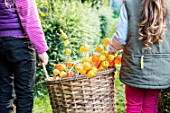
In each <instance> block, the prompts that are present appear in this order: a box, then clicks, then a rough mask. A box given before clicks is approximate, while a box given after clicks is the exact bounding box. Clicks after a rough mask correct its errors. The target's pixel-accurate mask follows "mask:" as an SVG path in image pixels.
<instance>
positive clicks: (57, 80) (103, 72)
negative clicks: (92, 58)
mask: <svg viewBox="0 0 170 113" xmlns="http://www.w3.org/2000/svg"><path fill="white" fill-rule="evenodd" d="M115 70H116V68H108V69H107V70H104V71H100V72H97V74H96V75H95V76H99V75H103V74H105V75H106V74H109V73H111V72H114V71H115ZM85 78H86V79H88V78H87V77H86V74H84V75H80V74H79V73H77V74H76V75H75V76H72V77H67V78H59V79H56V80H54V79H53V80H51V79H47V78H46V79H45V82H46V83H47V84H54V83H59V82H63V81H74V80H81V79H85ZM90 79H91V78H90Z"/></svg>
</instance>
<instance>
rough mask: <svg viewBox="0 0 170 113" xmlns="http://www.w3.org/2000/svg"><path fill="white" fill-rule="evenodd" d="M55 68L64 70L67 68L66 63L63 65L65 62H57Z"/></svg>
mask: <svg viewBox="0 0 170 113" xmlns="http://www.w3.org/2000/svg"><path fill="white" fill-rule="evenodd" d="M55 68H56V69H58V70H60V71H63V70H65V65H63V64H56V65H55Z"/></svg>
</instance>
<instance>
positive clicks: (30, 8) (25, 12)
mask: <svg viewBox="0 0 170 113" xmlns="http://www.w3.org/2000/svg"><path fill="white" fill-rule="evenodd" d="M16 7H17V11H18V14H19V17H20V20H21V24H22V26H23V28H24V31H25V32H26V34H27V36H28V37H29V39H30V41H31V43H32V44H33V46H34V48H35V49H36V51H37V53H38V54H41V53H44V52H46V51H47V50H48V46H47V43H46V40H45V36H44V33H43V30H42V26H41V22H40V19H39V14H38V10H37V6H36V2H35V0H16Z"/></svg>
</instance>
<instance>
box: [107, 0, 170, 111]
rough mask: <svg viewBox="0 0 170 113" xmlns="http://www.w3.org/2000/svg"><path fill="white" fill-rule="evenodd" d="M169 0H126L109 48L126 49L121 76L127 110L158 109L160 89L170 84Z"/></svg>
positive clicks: (112, 49)
mask: <svg viewBox="0 0 170 113" xmlns="http://www.w3.org/2000/svg"><path fill="white" fill-rule="evenodd" d="M169 4H170V1H169V0H125V1H124V4H123V6H122V8H121V12H120V18H119V22H118V25H117V27H116V33H115V34H114V35H113V38H112V40H111V43H110V45H109V46H108V51H109V52H115V51H117V50H119V49H123V54H122V65H121V70H120V80H121V81H122V82H123V83H124V84H125V96H126V113H141V111H142V113H157V112H158V110H157V102H158V96H159V92H160V89H165V88H168V87H170V74H169V73H170V69H169V66H170V24H169V22H170V18H169V17H170V10H169V9H168V5H169Z"/></svg>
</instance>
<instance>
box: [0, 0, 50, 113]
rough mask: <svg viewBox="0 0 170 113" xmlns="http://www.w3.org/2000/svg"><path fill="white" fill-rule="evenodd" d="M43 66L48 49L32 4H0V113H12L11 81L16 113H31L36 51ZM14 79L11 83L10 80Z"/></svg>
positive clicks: (18, 0)
mask: <svg viewBox="0 0 170 113" xmlns="http://www.w3.org/2000/svg"><path fill="white" fill-rule="evenodd" d="M34 48H35V50H36V52H37V53H38V56H39V58H40V60H41V62H40V64H39V65H41V63H44V64H45V65H46V64H47V63H48V55H47V53H46V51H47V49H48V47H47V44H46V41H45V37H44V34H43V31H42V27H41V24H40V20H39V17H38V11H37V7H36V3H35V0H15V1H14V0H0V113H11V112H12V110H13V107H12V105H13V103H12V101H11V100H12V80H13V81H14V87H15V93H16V98H17V100H16V112H17V113H32V107H33V86H34V80H35V70H36V69H35V66H36V61H35V60H36V58H35V50H34ZM12 77H14V79H12Z"/></svg>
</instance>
